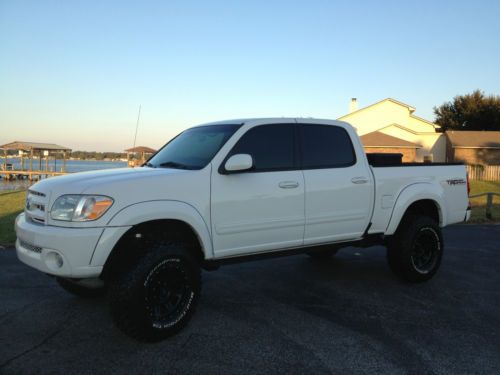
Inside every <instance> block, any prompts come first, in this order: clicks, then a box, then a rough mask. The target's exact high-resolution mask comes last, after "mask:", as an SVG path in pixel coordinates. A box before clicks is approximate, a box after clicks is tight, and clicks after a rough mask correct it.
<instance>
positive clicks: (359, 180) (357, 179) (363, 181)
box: [351, 177, 368, 184]
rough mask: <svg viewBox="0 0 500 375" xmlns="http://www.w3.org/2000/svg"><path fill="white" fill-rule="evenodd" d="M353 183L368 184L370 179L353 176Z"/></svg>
mask: <svg viewBox="0 0 500 375" xmlns="http://www.w3.org/2000/svg"><path fill="white" fill-rule="evenodd" d="M351 182H352V183H353V184H366V183H367V182H368V179H367V178H366V177H353V178H351Z"/></svg>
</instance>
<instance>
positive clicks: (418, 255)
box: [387, 216, 443, 282]
mask: <svg viewBox="0 0 500 375" xmlns="http://www.w3.org/2000/svg"><path fill="white" fill-rule="evenodd" d="M442 257H443V236H442V233H441V228H440V227H439V225H438V224H437V223H436V222H435V220H433V219H431V218H429V217H426V216H411V217H408V218H406V219H405V220H404V221H403V222H402V223H401V227H400V228H398V230H397V232H396V233H395V235H394V236H393V237H392V238H390V239H389V241H388V244H387V260H388V262H389V266H390V268H391V270H392V271H393V272H394V273H395V274H396V275H397V276H398V277H399V278H401V279H403V280H405V281H410V282H423V281H427V280H429V279H430V278H432V277H433V276H434V275H435V273H436V272H437V270H438V269H439V266H440V264H441V259H442Z"/></svg>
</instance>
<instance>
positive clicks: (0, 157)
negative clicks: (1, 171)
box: [0, 155, 127, 163]
mask: <svg viewBox="0 0 500 375" xmlns="http://www.w3.org/2000/svg"><path fill="white" fill-rule="evenodd" d="M7 159H19V160H20V159H21V157H20V156H19V155H8V156H7ZM23 159H24V160H27V159H29V157H28V156H24V157H23ZM0 160H5V156H4V155H0ZM33 160H38V156H33ZM42 160H45V158H44V159H42ZM50 160H54V159H50ZM57 160H62V158H58V159H57ZM68 160H72V161H97V162H106V161H109V162H124V163H126V162H127V159H80V158H68V159H66V161H68Z"/></svg>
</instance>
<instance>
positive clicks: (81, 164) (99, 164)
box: [0, 158, 127, 190]
mask: <svg viewBox="0 0 500 375" xmlns="http://www.w3.org/2000/svg"><path fill="white" fill-rule="evenodd" d="M7 162H8V163H10V164H12V165H13V167H14V169H20V162H19V159H17V158H12V159H8V160H7ZM0 163H2V164H3V163H4V159H3V158H1V159H0ZM61 166H62V161H60V160H58V161H57V165H54V161H53V160H51V163H49V170H60V169H61ZM27 167H28V165H27V162H26V161H25V162H24V168H25V169H26V168H27ZM126 167H127V162H125V161H93V160H67V161H66V171H67V172H72V173H73V172H84V171H95V170H99V169H110V168H126ZM42 169H45V161H42ZM33 170H38V160H34V161H33ZM0 174H1V172H0ZM35 182H36V181H31V182H30V181H29V180H14V181H6V180H5V179H3V178H1V179H0V190H17V189H26V188H28V187H29V186H30V184H33V183H35Z"/></svg>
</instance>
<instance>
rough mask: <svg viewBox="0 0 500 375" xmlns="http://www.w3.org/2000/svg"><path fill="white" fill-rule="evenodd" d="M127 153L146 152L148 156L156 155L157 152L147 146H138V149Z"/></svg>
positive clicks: (135, 148) (132, 149)
mask: <svg viewBox="0 0 500 375" xmlns="http://www.w3.org/2000/svg"><path fill="white" fill-rule="evenodd" d="M125 151H126V152H144V153H146V154H154V153H155V152H156V150H154V149H152V148H150V147H146V146H137V147H133V148H129V149H127V150H125Z"/></svg>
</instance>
